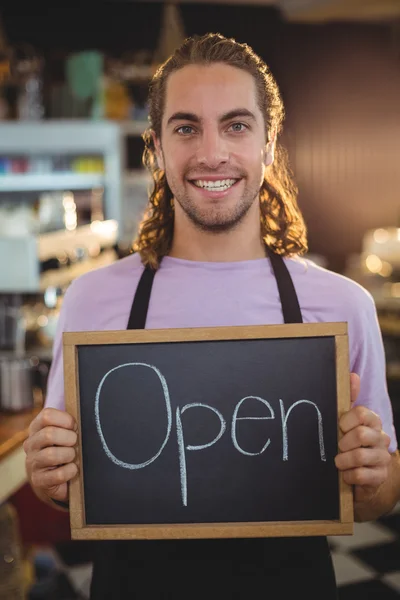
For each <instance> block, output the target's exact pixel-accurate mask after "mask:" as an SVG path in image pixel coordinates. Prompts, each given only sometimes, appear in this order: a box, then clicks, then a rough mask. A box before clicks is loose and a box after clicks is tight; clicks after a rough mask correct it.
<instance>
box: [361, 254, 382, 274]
mask: <svg viewBox="0 0 400 600" xmlns="http://www.w3.org/2000/svg"><path fill="white" fill-rule="evenodd" d="M365 264H366V266H367V269H368V270H369V271H371V273H380V271H381V269H382V261H381V259H380V258H379V256H376V255H375V254H370V255H369V256H367V258H366V259H365Z"/></svg>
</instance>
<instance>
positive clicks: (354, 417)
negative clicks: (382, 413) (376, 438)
mask: <svg viewBox="0 0 400 600" xmlns="http://www.w3.org/2000/svg"><path fill="white" fill-rule="evenodd" d="M360 425H364V426H365V427H371V428H372V429H375V430H376V431H381V430H382V421H381V419H380V417H379V415H377V414H376V413H375V412H373V411H372V410H370V409H369V408H367V407H366V406H353V408H352V409H350V410H349V411H348V412H346V413H344V414H343V415H342V416H341V418H340V421H339V426H340V429H341V430H342V432H343V433H347V432H348V431H351V430H352V429H355V428H356V427H359V426H360Z"/></svg>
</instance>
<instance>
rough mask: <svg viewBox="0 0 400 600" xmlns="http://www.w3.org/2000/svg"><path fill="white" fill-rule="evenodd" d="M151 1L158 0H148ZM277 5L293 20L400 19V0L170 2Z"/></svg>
mask: <svg viewBox="0 0 400 600" xmlns="http://www.w3.org/2000/svg"><path fill="white" fill-rule="evenodd" d="M145 1H147V2H152V1H157V0H145ZM189 2H191V3H201V2H203V3H207V4H248V5H258V6H260V5H264V6H267V5H268V6H274V7H276V8H278V9H280V10H281V11H282V13H283V15H284V16H285V17H286V18H287V19H289V20H290V21H298V22H308V23H310V22H326V21H392V20H397V19H398V18H400V0H170V3H176V4H183V3H189Z"/></svg>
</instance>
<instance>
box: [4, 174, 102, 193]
mask: <svg viewBox="0 0 400 600" xmlns="http://www.w3.org/2000/svg"><path fill="white" fill-rule="evenodd" d="M103 186H104V175H102V174H97V173H93V174H90V173H89V174H86V173H48V174H39V173H38V174H32V173H27V174H25V173H21V174H20V173H18V174H15V175H0V192H29V191H32V192H45V191H49V192H50V191H55V190H66V191H70V190H89V189H92V188H100V187H103Z"/></svg>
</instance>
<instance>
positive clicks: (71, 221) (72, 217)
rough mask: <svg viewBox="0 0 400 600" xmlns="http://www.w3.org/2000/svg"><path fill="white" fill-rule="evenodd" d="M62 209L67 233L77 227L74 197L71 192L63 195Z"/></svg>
mask: <svg viewBox="0 0 400 600" xmlns="http://www.w3.org/2000/svg"><path fill="white" fill-rule="evenodd" d="M63 207H64V225H65V229H67V230H68V231H73V230H74V229H76V226H77V222H78V221H77V216H76V204H75V201H74V196H73V194H71V192H67V193H65V194H64V195H63Z"/></svg>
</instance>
